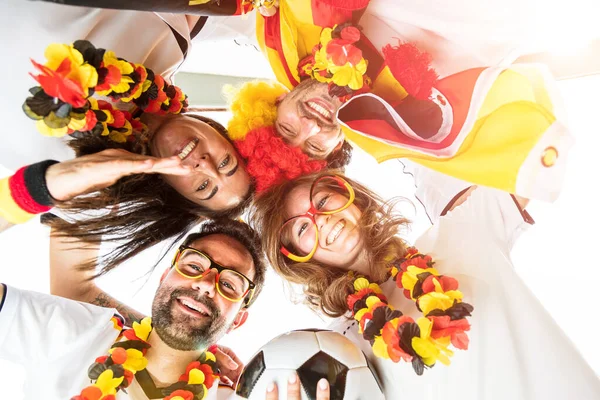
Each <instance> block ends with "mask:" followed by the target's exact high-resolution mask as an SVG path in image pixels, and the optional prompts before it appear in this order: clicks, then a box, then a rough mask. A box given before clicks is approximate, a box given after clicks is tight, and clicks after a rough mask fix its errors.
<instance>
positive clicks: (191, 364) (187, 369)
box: [185, 361, 202, 382]
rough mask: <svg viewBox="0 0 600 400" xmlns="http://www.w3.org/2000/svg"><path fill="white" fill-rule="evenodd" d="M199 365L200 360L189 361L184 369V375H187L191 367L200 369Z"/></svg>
mask: <svg viewBox="0 0 600 400" xmlns="http://www.w3.org/2000/svg"><path fill="white" fill-rule="evenodd" d="M201 365H202V364H201V363H200V361H194V362H193V363H190V364H189V365H188V366H187V368H186V369H185V375H186V376H187V375H188V374H189V373H190V371H191V370H193V369H200V366H201ZM185 381H186V382H187V378H186V379H185Z"/></svg>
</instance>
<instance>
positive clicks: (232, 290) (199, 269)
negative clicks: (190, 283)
mask: <svg viewBox="0 0 600 400" xmlns="http://www.w3.org/2000/svg"><path fill="white" fill-rule="evenodd" d="M173 266H174V267H175V269H176V270H177V272H179V274H180V275H182V276H184V277H186V278H189V279H202V278H204V277H205V276H206V275H207V274H208V273H209V272H210V270H211V269H214V270H216V271H217V273H216V274H215V287H216V288H217V291H218V292H219V294H220V295H221V296H223V297H224V298H226V299H227V300H229V301H232V302H236V303H237V302H239V301H241V300H242V299H244V297H246V296H247V295H248V294H249V295H248V297H247V298H246V301H245V303H244V304H246V305H247V304H248V303H249V302H250V300H252V296H253V295H254V289H255V287H256V285H255V284H254V282H252V281H251V280H250V279H249V278H248V277H246V276H245V275H244V274H241V273H239V272H237V271H236V270H233V269H230V268H226V267H223V266H222V265H219V264H217V263H216V262H214V261H213V260H212V259H211V258H210V257H209V256H208V254H206V253H204V252H202V251H200V250H196V249H193V248H191V247H186V246H181V247H179V249H178V250H177V253H176V254H175V258H173Z"/></svg>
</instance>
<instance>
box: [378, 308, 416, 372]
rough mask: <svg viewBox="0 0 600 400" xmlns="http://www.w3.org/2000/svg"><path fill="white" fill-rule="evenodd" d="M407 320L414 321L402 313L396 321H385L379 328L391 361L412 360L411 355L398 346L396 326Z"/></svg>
mask: <svg viewBox="0 0 600 400" xmlns="http://www.w3.org/2000/svg"><path fill="white" fill-rule="evenodd" d="M407 322H409V323H414V322H415V321H414V320H413V319H412V318H411V317H408V316H406V315H403V316H402V317H400V318H398V323H392V322H387V323H386V324H385V325H384V326H383V329H382V330H381V337H382V338H383V341H384V342H385V343H386V344H387V350H388V354H389V355H390V359H391V360H392V361H393V362H399V361H400V360H404V361H406V362H410V361H412V356H411V355H410V354H408V353H406V352H404V350H402V348H401V347H400V334H399V333H398V327H399V326H401V325H402V324H404V323H407Z"/></svg>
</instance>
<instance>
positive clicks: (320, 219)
mask: <svg viewBox="0 0 600 400" xmlns="http://www.w3.org/2000/svg"><path fill="white" fill-rule="evenodd" d="M329 218H331V215H323V214H317V215H315V223H316V224H317V227H318V228H319V231H320V230H321V228H323V226H325V224H327V222H329Z"/></svg>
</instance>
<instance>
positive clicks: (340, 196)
mask: <svg viewBox="0 0 600 400" xmlns="http://www.w3.org/2000/svg"><path fill="white" fill-rule="evenodd" d="M354 197H355V195H354V189H352V186H350V184H349V183H348V182H346V181H345V180H344V179H342V178H340V177H339V176H335V175H326V176H322V177H320V178H317V179H316V180H315V181H314V182H313V184H312V185H311V187H310V208H309V209H308V211H307V212H306V213H305V214H303V215H299V216H296V217H292V218H290V219H288V220H287V221H286V222H285V223H284V224H283V226H282V227H281V230H280V232H279V240H280V242H281V252H282V253H283V254H284V255H285V256H286V257H288V258H289V259H291V260H294V261H296V262H306V261H308V260H310V259H311V258H312V257H313V256H314V254H315V252H316V251H317V247H318V243H319V228H318V227H317V223H316V221H315V216H316V215H319V214H321V215H331V214H335V213H338V212H340V211H343V210H345V209H346V208H348V207H349V206H350V205H351V204H352V203H353V202H354Z"/></svg>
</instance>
